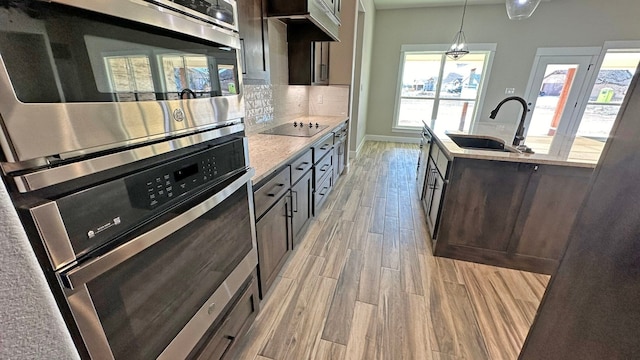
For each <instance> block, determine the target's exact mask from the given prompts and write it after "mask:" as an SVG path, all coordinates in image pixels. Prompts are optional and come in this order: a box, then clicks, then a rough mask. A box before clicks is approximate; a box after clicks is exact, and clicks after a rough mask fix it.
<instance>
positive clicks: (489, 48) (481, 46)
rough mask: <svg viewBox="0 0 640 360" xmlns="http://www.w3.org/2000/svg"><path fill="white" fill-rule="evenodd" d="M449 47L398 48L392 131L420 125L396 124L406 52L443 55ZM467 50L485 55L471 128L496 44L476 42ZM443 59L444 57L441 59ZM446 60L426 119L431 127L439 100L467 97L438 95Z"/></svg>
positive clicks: (480, 108) (476, 116)
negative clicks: (431, 108)
mask: <svg viewBox="0 0 640 360" xmlns="http://www.w3.org/2000/svg"><path fill="white" fill-rule="evenodd" d="M449 47H450V44H404V45H402V46H401V48H400V65H399V70H398V81H397V84H396V98H395V107H394V112H393V124H392V128H391V131H392V132H413V131H415V130H420V129H421V128H422V126H401V125H399V124H398V122H399V121H400V103H401V101H402V81H403V77H404V66H405V59H406V55H407V53H412V52H421V53H434V54H442V55H443V57H444V56H445V55H444V52H445V51H447V50H448V49H449ZM468 47H469V51H470V52H476V53H486V54H487V57H486V58H485V63H484V72H483V74H482V82H481V83H480V86H479V88H478V97H477V98H476V100H475V101H476V103H475V105H474V110H473V114H472V115H471V124H470V126H471V129H473V128H474V126H475V124H476V121H477V118H478V115H479V114H481V113H482V104H483V103H484V98H485V96H486V89H487V83H488V81H489V75H490V74H491V68H492V65H493V59H494V56H495V52H496V48H497V44H496V43H478V44H469V45H468ZM463 59H464V58H463ZM443 60H444V59H443ZM445 63H446V61H443V62H442V63H441V65H440V74H439V81H438V83H437V86H436V95H435V97H434V98H433V101H434V106H433V110H432V113H431V118H430V119H428V120H427V121H428V122H429V125H430V126H431V127H433V126H434V125H435V124H434V122H435V119H434V114H437V111H438V105H439V103H440V101H443V100H444V101H463V100H467V101H468V100H469V99H455V98H453V99H452V98H443V97H441V96H440V90H441V87H442V81H441V80H442V76H443V72H444V66H445Z"/></svg>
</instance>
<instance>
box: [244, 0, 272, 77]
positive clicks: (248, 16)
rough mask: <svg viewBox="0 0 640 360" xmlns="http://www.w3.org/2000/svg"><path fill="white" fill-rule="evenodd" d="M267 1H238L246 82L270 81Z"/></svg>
mask: <svg viewBox="0 0 640 360" xmlns="http://www.w3.org/2000/svg"><path fill="white" fill-rule="evenodd" d="M267 1H268V0H240V1H238V27H239V31H240V43H241V46H242V50H241V53H242V54H241V60H242V74H243V79H244V82H245V84H267V83H268V82H269V42H268V41H269V38H268V34H267V28H268V27H267V19H266V16H265V14H266V5H267V3H266V2H267Z"/></svg>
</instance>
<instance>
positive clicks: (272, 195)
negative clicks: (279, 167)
mask: <svg viewBox="0 0 640 360" xmlns="http://www.w3.org/2000/svg"><path fill="white" fill-rule="evenodd" d="M283 186H284V184H276V186H274V189H276V188H281V187H283ZM278 191H280V190H277V191H276V192H272V193H268V194H267V196H270V197H276V195H277V194H278Z"/></svg>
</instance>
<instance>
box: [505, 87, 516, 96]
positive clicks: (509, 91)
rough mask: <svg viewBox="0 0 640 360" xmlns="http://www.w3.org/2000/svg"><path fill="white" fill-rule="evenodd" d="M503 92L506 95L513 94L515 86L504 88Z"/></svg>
mask: <svg viewBox="0 0 640 360" xmlns="http://www.w3.org/2000/svg"><path fill="white" fill-rule="evenodd" d="M504 93H505V94H506V95H513V94H515V93H516V88H506V89H505V90H504Z"/></svg>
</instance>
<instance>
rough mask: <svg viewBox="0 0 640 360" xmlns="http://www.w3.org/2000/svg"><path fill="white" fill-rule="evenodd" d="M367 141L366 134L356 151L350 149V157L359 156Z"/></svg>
mask: <svg viewBox="0 0 640 360" xmlns="http://www.w3.org/2000/svg"><path fill="white" fill-rule="evenodd" d="M366 141H367V138H366V136H365V137H364V138H363V139H362V141H360V144H358V147H357V148H356V151H349V159H355V158H357V157H358V155H360V151H361V150H362V147H363V146H364V143H365V142H366Z"/></svg>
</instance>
